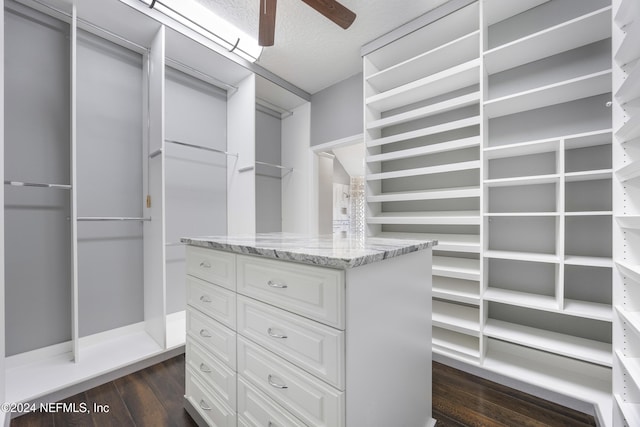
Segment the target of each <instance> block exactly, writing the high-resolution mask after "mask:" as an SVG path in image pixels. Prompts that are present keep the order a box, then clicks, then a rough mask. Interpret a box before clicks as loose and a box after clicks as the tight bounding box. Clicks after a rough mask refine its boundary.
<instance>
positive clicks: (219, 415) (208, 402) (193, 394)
mask: <svg viewBox="0 0 640 427" xmlns="http://www.w3.org/2000/svg"><path fill="white" fill-rule="evenodd" d="M186 375H187V378H186V397H187V399H189V401H190V402H191V404H192V405H193V407H194V408H196V410H197V411H198V412H199V413H200V415H202V417H203V418H204V419H205V421H206V422H207V424H208V425H210V426H216V427H235V426H236V411H234V410H232V409H231V408H229V407H227V405H225V404H224V402H223V401H222V400H221V399H220V398H219V397H218V396H217V395H216V393H215V392H213V391H212V390H209V389H208V388H207V386H205V384H204V382H202V381H200V379H199V378H198V376H197V375H196V374H195V373H194V372H192V371H191V369H189V368H187V371H186Z"/></svg>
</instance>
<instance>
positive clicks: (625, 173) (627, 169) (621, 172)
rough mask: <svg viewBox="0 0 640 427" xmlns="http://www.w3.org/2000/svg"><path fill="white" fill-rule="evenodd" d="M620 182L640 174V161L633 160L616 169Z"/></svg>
mask: <svg viewBox="0 0 640 427" xmlns="http://www.w3.org/2000/svg"><path fill="white" fill-rule="evenodd" d="M616 175H617V176H618V179H619V180H620V182H626V181H629V180H631V179H634V178H637V177H639V176H640V161H634V162H631V163H629V164H627V165H625V166H623V167H621V168H620V169H618V170H616Z"/></svg>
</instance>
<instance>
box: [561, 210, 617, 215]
mask: <svg viewBox="0 0 640 427" xmlns="http://www.w3.org/2000/svg"><path fill="white" fill-rule="evenodd" d="M564 215H565V216H611V215H613V212H612V211H576V212H565V213H564Z"/></svg>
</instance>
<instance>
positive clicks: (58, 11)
mask: <svg viewBox="0 0 640 427" xmlns="http://www.w3.org/2000/svg"><path fill="white" fill-rule="evenodd" d="M31 1H32V2H34V3H37V4H39V5H40V6H42V7H45V8H47V9H50V10H52V11H54V12H56V13H59V14H61V15H63V16H66V17H68V18H71V13H69V12H66V11H64V10H60V9H58V8H56V7H54V6H51V5H49V4H46V3H44V2H42V1H40V0H31ZM76 19H77V21H78V23H79V24H82V25H85V26H87V27H91V28H93V29H96V30H98V31H100V32H102V33H104V34H107V35H108V36H110V37H113V38H115V39H117V40H120V41H123V42H125V43H127V44H130V45H131V46H134V47H135V48H136V49H138V50H140V51H141V52H148V51H149V48H148V47H145V46H142V45H139V44H138V43H136V42H134V41H131V40H129V39H127V38H124V37H122V36H119V35H118V34H115V33H113V32H111V31H109V30H107V29H106V28H102V27H100V26H98V25H96V24H94V23H91V22H89V21H86V20H84V19H82V18H76Z"/></svg>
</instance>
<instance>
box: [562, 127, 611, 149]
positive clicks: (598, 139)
mask: <svg viewBox="0 0 640 427" xmlns="http://www.w3.org/2000/svg"><path fill="white" fill-rule="evenodd" d="M612 131H613V130H612V129H601V130H596V131H593V132H585V133H582V134H577V135H567V136H564V137H563V138H564V140H565V142H564V144H565V145H564V148H565V150H574V149H576V148H586V147H597V146H600V145H611V132H612Z"/></svg>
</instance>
